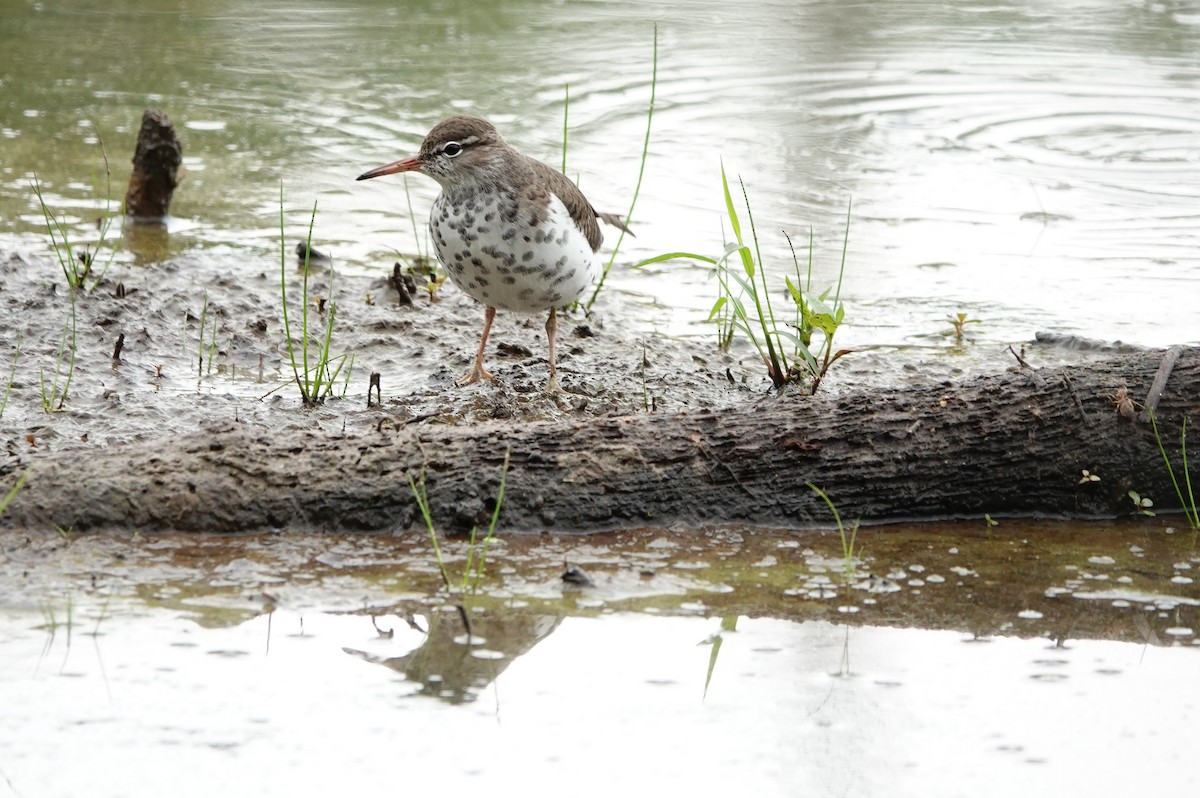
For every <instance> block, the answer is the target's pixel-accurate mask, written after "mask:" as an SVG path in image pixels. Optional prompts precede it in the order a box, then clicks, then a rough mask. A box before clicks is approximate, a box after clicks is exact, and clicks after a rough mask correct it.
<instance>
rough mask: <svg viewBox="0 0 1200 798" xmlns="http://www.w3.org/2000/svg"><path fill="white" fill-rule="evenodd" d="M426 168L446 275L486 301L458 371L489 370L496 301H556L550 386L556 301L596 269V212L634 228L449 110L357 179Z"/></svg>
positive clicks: (484, 125) (526, 305) (549, 335)
mask: <svg viewBox="0 0 1200 798" xmlns="http://www.w3.org/2000/svg"><path fill="white" fill-rule="evenodd" d="M397 172H421V173H422V174H426V175H429V176H430V177H432V178H433V179H434V180H436V181H437V182H438V183H439V184H440V185H441V187H442V193H441V194H440V195H439V196H438V198H437V200H436V201H435V202H434V203H433V211H432V213H431V214H430V216H429V231H430V233H431V234H432V236H433V245H434V248H435V249H436V250H437V254H438V259H439V260H441V262H442V264H443V265H444V266H445V267H446V271H447V272H448V273H449V275H450V279H451V280H453V281H454V284H455V285H457V286H458V287H459V288H460V289H462V290H463V291H464V292H466V293H467V294H468V295H469V296H471V297H474V298H475V299H477V300H478V301H479V302H481V303H483V305H484V306H485V307H486V311H485V312H484V317H483V318H484V320H483V335H482V337H481V339H480V341H479V352H478V353H477V354H476V355H475V363H474V365H472V366H471V370H470V371H468V372H467V373H466V374H465V375H464V376H463V377H462V378H461V379H460V380H458V384H459V385H469V384H471V383H473V382H478V381H479V380H480V379H481V378H486V379H489V380H490V379H491V378H492V375H491V374H489V373H488V372H487V371H485V370H484V368H483V353H484V350H485V349H486V347H487V339H488V333H489V332H490V331H491V329H492V321H493V320H494V319H495V317H496V309H497V308H502V309H504V310H513V311H517V312H519V313H540V312H542V311H545V310H549V311H550V316H549V318H547V319H546V342H547V344H548V346H549V349H550V381H549V383H548V385H547V388H548V389H549V390H552V391H553V390H557V389H558V374H557V370H556V368H555V363H554V338H555V334H556V333H557V330H558V321H557V314H558V309H559V308H561V307H563V306H564V305H569V304H570V303H572V302H574V301H575V300H576V299H578V298H579V297H580V296H582V295H583V293H584V291H586V290H587V288H588V286H589V285H591V283H592V282H593V281H594V280H595V279H596V277H597V276H598V275H599V273H600V264H599V261H598V259H597V257H596V251H597V250H599V249H600V242H601V240H602V236H601V234H600V225H599V224H598V223H597V222H596V220H597V219H603V220H604V221H605V222H608V223H609V224H611V225H614V226H616V227H619V228H621V229H622V230H625V231H626V232H629V228H627V227H626V226H625V224H624V223H623V222H622V221H621V219H620V217H618V216H616V215H613V214H609V213H600V212H599V211H597V210H596V209H595V208H593V207H592V204H591V203H590V202H588V200H587V197H585V196H583V192H581V191H580V190H579V187H578V186H576V185H575V184H574V183H573V182H571V180H570V179H569V178H567V176H566V175H564V174H562V173H561V172H559V171H558V170H556V169H552V168H551V167H549V166H547V165H546V164H544V163H542V162H541V161H537V160H534V159H533V158H530V157H528V156H525V155H522V154H521V153H519V152H517V151H516V150H514V149H513V148H512V147H510V146H509V145H508V143H507V142H506V141H505V140H504V139H503V138H502V137H501V136H500V133H499V132H497V130H496V128H495V127H494V126H493V125H492V124H491V123H490V122H488V121H486V120H484V119H479V118H478V117H473V116H451V117H449V118H447V119H443V120H442V121H441V122H439V123H438V124H437V125H435V126H434V128H433V130H431V131H429V134H428V135H427V136H425V141H423V142H422V143H421V149H420V150H419V151H418V152H417V154H416V155H414V156H412V157H411V158H405V159H403V160H400V161H396V162H394V163H390V164H387V165H386V166H381V167H379V168H378V169H372V170H371V171H369V172H365V173H363V174H361V175H359V176H358V179H359V180H367V179H369V178H372V177H380V176H382V175H390V174H395V173H397Z"/></svg>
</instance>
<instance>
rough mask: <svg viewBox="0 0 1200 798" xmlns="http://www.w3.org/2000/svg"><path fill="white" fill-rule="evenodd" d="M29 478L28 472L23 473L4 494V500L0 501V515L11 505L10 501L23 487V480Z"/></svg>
mask: <svg viewBox="0 0 1200 798" xmlns="http://www.w3.org/2000/svg"><path fill="white" fill-rule="evenodd" d="M28 478H29V471H28V470H26V471H23V472H22V473H21V476H19V477H17V484H15V485H13V486H12V488H10V489H9V491H8V493H6V494H5V496H4V499H3V500H0V515H4V511H5V510H7V509H8V505H10V504H12V500H13V499H15V498H16V497H17V493H18V492H19V491H20V490H21V488H22V487H24V486H25V480H26V479H28Z"/></svg>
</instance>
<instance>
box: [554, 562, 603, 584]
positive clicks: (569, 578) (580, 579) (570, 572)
mask: <svg viewBox="0 0 1200 798" xmlns="http://www.w3.org/2000/svg"><path fill="white" fill-rule="evenodd" d="M563 568H564V569H565V570H564V571H563V575H562V580H563V582H564V583H566V584H568V585H574V586H576V587H592V586H594V585H595V584H596V583H595V582H593V581H592V578H591V577H590V576H588V575H587V574H586V573H584V572H583V569H582V568H580V567H579V566H578V565H571V564H570V563H563Z"/></svg>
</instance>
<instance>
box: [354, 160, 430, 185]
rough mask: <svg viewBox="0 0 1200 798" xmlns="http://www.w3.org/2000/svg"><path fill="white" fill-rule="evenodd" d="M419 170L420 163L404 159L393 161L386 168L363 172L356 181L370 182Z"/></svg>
mask: <svg viewBox="0 0 1200 798" xmlns="http://www.w3.org/2000/svg"><path fill="white" fill-rule="evenodd" d="M420 168H421V162H420V161H418V160H417V159H416V158H415V157H414V158H405V159H404V160H402V161H395V162H394V163H390V164H388V165H387V166H381V167H379V168H378V169H372V170H371V171H369V172H363V173H362V174H361V175H359V176H358V177H357V178H355V179H356V180H370V179H371V178H372V177H383V176H384V175H394V174H396V173H397V172H415V171H416V170H418V169H420Z"/></svg>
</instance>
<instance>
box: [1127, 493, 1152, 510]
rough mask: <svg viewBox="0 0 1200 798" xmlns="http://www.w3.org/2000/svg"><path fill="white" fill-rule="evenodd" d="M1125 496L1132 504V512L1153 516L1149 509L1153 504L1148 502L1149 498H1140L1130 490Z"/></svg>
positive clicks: (1139, 495) (1140, 496)
mask: <svg viewBox="0 0 1200 798" xmlns="http://www.w3.org/2000/svg"><path fill="white" fill-rule="evenodd" d="M1125 495H1126V496H1128V497H1129V501H1131V502H1133V508H1134V509H1133V511H1134V512H1135V513H1137V514H1138V515H1154V511H1153V510H1151V509H1150V508H1151V507H1153V506H1154V502H1153V501H1151V500H1150V497H1149V496H1142V495H1141V494H1139V493H1138V492H1137V491H1136V490H1131V491H1129V492H1128V493H1127V494H1125Z"/></svg>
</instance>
